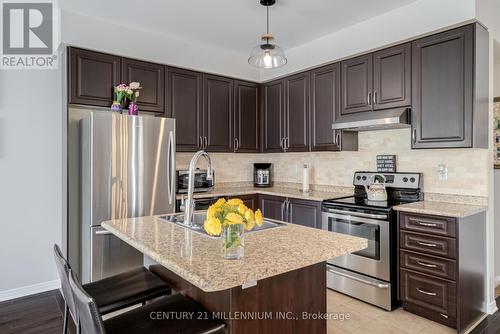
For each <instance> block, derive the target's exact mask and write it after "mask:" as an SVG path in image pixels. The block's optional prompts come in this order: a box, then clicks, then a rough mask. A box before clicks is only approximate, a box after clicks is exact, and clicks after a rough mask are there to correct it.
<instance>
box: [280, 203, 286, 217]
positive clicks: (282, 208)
mask: <svg viewBox="0 0 500 334" xmlns="http://www.w3.org/2000/svg"><path fill="white" fill-rule="evenodd" d="M285 205H286V204H285V201H283V203H281V220H282V221H285Z"/></svg>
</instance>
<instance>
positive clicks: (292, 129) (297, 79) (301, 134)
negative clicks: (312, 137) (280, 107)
mask: <svg viewBox="0 0 500 334" xmlns="http://www.w3.org/2000/svg"><path fill="white" fill-rule="evenodd" d="M309 80H310V75H309V72H306V73H299V74H296V75H292V76H290V77H286V78H285V79H284V86H285V140H284V145H285V150H286V151H289V152H304V151H309Z"/></svg>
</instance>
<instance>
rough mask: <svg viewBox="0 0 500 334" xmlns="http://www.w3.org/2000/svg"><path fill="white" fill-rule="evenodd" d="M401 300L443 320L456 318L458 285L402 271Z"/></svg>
mask: <svg viewBox="0 0 500 334" xmlns="http://www.w3.org/2000/svg"><path fill="white" fill-rule="evenodd" d="M400 277H401V291H400V293H401V299H402V300H403V302H405V303H411V304H413V305H417V306H419V307H422V308H424V309H427V310H431V311H434V312H435V313H437V314H436V315H438V314H439V315H440V316H441V317H442V318H443V319H449V318H456V316H457V294H456V288H457V286H456V284H455V283H454V282H450V281H447V280H443V279H440V278H434V277H430V276H427V275H422V274H418V273H415V272H413V271H409V270H405V269H401V270H400Z"/></svg>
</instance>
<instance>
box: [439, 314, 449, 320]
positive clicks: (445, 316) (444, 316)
mask: <svg viewBox="0 0 500 334" xmlns="http://www.w3.org/2000/svg"><path fill="white" fill-rule="evenodd" d="M439 315H440V316H442V317H443V318H446V319H448V316H447V315H446V314H443V313H439Z"/></svg>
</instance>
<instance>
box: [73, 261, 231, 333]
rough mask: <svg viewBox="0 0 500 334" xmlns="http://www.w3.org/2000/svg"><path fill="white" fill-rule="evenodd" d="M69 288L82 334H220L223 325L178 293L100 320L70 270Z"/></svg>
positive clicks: (92, 302)
mask: <svg viewBox="0 0 500 334" xmlns="http://www.w3.org/2000/svg"><path fill="white" fill-rule="evenodd" d="M68 280H69V287H70V290H71V293H72V296H73V302H74V305H75V309H76V314H77V315H78V323H79V326H78V333H85V334H125V333H126V334H143V333H144V334H146V333H147V334H157V333H158V334H160V333H161V334H223V333H224V332H225V323H224V322H223V321H222V320H218V319H214V318H213V317H212V314H211V313H210V312H208V311H207V310H205V309H204V308H203V307H202V306H201V305H199V304H198V303H196V302H195V301H194V300H192V299H190V298H188V297H185V296H183V295H181V294H177V295H172V296H167V297H161V298H160V299H157V300H156V301H154V302H151V303H149V304H146V305H144V306H140V307H138V308H135V309H132V310H130V311H128V312H125V313H122V314H120V315H117V316H115V317H113V318H110V319H108V320H106V321H103V319H102V316H101V313H100V312H99V309H98V307H97V303H96V302H95V301H94V299H93V298H92V297H91V296H90V295H89V294H88V293H87V291H85V290H84V288H83V287H82V286H81V284H80V282H79V280H78V277H77V275H76V274H75V273H74V272H72V271H70V273H69V276H68Z"/></svg>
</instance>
